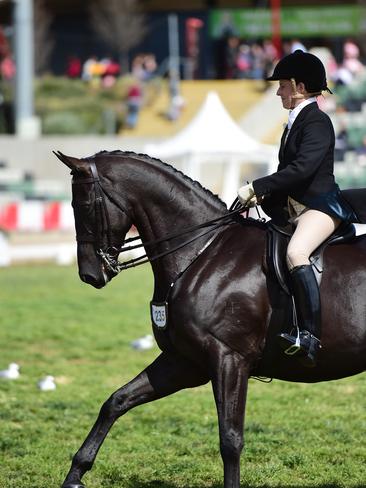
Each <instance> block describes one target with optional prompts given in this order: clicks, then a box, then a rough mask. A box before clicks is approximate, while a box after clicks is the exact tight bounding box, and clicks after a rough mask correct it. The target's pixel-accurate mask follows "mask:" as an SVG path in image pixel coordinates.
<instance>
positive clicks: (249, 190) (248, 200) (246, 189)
mask: <svg viewBox="0 0 366 488" xmlns="http://www.w3.org/2000/svg"><path fill="white" fill-rule="evenodd" d="M238 198H239V201H240V203H242V204H244V205H247V206H248V207H254V206H255V205H257V203H258V202H257V197H256V196H255V193H254V188H253V185H252V183H249V184H248V185H244V186H241V187H240V188H239V190H238Z"/></svg>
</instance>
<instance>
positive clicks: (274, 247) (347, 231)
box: [266, 221, 356, 295]
mask: <svg viewBox="0 0 366 488" xmlns="http://www.w3.org/2000/svg"><path fill="white" fill-rule="evenodd" d="M293 231H294V229H293V228H292V226H290V225H289V226H287V227H279V226H278V225H276V224H274V223H273V222H272V221H270V222H269V223H268V228H267V245H266V258H267V259H266V265H267V269H268V271H269V272H270V273H271V274H272V276H273V277H275V278H276V280H277V282H278V283H279V285H280V287H281V288H282V290H283V291H284V292H285V293H286V294H287V295H291V293H290V290H289V286H288V283H289V271H288V268H287V264H286V249H287V245H288V243H289V240H290V239H291V236H292V234H293ZM355 237H356V230H355V226H354V225H353V224H350V223H345V224H341V225H340V226H339V227H338V228H337V229H336V230H335V232H334V233H333V234H332V235H331V236H330V237H329V238H328V239H327V240H326V241H324V242H323V243H322V244H321V245H320V246H319V247H318V248H317V249H315V251H314V252H313V253H312V255H311V256H310V263H311V265H312V267H313V271H314V274H315V276H316V279H317V281H318V285H320V283H321V279H322V273H323V268H324V261H323V254H324V250H325V249H326V247H328V246H330V245H334V244H340V243H342V244H343V243H346V242H351V241H352V240H353V239H355Z"/></svg>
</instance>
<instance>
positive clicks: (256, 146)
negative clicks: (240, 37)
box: [145, 91, 273, 161]
mask: <svg viewBox="0 0 366 488" xmlns="http://www.w3.org/2000/svg"><path fill="white" fill-rule="evenodd" d="M145 149H146V152H147V153H148V154H150V155H151V156H157V157H161V158H163V157H172V156H185V155H190V154H195V155H198V154H220V153H221V154H222V153H224V154H228V155H229V154H237V155H239V154H240V155H243V156H248V158H249V159H250V160H254V161H258V160H261V161H263V160H265V159H266V158H268V156H269V155H270V154H273V147H272V146H267V145H265V144H261V143H260V142H258V141H256V140H255V139H253V138H252V137H250V136H249V135H248V134H246V133H245V132H244V131H243V130H242V129H241V128H240V126H239V125H238V124H237V123H236V122H235V121H234V119H233V118H232V117H231V115H230V114H229V113H228V111H227V110H226V108H225V107H224V105H223V103H222V101H221V99H220V97H219V95H218V94H217V92H214V91H210V92H209V93H208V94H207V96H206V99H205V101H204V102H203V104H202V105H201V107H200V109H199V110H198V112H197V114H196V115H195V116H194V117H193V119H192V120H191V122H190V123H189V124H188V125H187V126H186V127H185V128H184V129H182V130H181V131H180V132H178V133H177V134H176V135H175V136H173V137H172V138H170V139H168V140H167V141H164V142H162V143H160V144H149V145H147V146H146V148H145Z"/></svg>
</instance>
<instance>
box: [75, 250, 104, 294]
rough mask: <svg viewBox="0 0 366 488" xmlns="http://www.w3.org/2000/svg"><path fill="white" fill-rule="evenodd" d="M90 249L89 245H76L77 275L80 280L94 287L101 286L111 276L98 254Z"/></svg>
mask: <svg viewBox="0 0 366 488" xmlns="http://www.w3.org/2000/svg"><path fill="white" fill-rule="evenodd" d="M87 251H90V247H87V246H85V245H84V246H78V266H79V276H80V279H81V281H83V282H84V283H87V284H88V285H91V286H93V287H94V288H98V289H100V288H103V287H104V286H105V285H106V284H107V283H108V282H109V281H110V280H111V279H112V278H113V276H111V275H110V273H109V272H108V271H107V269H106V267H105V265H104V263H103V262H102V260H101V258H100V256H98V255H97V254H96V253H95V252H94V250H93V252H89V253H88V252H87Z"/></svg>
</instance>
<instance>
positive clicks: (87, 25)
mask: <svg viewBox="0 0 366 488" xmlns="http://www.w3.org/2000/svg"><path fill="white" fill-rule="evenodd" d="M365 39H366V1H365V0H348V1H347V2H344V1H343V0H342V1H338V0H309V1H305V0H240V1H239V0H184V2H183V1H179V0H177V1H176V2H174V8H172V4H171V2H170V1H168V0H92V1H88V2H85V1H82V0H0V265H1V266H8V265H11V264H16V263H20V262H29V261H48V260H52V261H55V262H57V263H58V264H60V265H66V264H70V263H72V262H73V261H74V259H75V242H74V224H73V215H72V209H71V206H70V190H71V185H70V176H69V174H68V171H67V168H66V167H65V166H63V165H61V164H60V163H59V162H58V161H57V160H56V158H55V157H54V156H53V154H52V150H60V151H62V152H64V153H66V154H69V155H71V156H76V157H86V156H89V155H92V154H94V153H95V152H97V151H100V150H115V149H121V150H129V151H136V152H142V153H147V154H149V155H151V156H155V157H159V158H161V159H162V160H164V161H166V162H169V163H171V164H173V165H174V166H176V167H177V168H179V169H182V170H183V171H185V172H186V173H187V174H189V175H190V176H191V177H193V178H195V179H198V180H199V181H200V182H201V183H202V184H203V185H204V186H206V187H207V188H209V189H211V190H212V191H213V192H215V193H217V194H218V195H219V196H220V197H221V198H222V199H223V200H224V201H225V202H226V203H227V204H228V205H230V203H231V202H232V201H233V200H234V198H235V196H236V189H237V187H238V185H239V184H240V183H241V182H243V181H246V180H249V181H250V180H251V179H253V178H255V177H257V176H260V175H264V174H267V173H268V172H270V171H272V170H273V169H274V168H275V167H276V158H277V150H278V144H279V140H280V136H281V133H282V130H283V123H284V122H285V121H286V116H287V114H286V112H285V111H284V110H283V109H282V107H281V104H280V103H279V100H277V99H276V95H275V91H276V89H277V85H276V84H270V83H267V82H266V81H265V78H266V76H267V75H268V74H270V73H271V72H272V70H273V67H274V65H275V63H276V62H277V61H278V59H279V58H280V57H281V56H283V55H285V54H288V53H290V52H292V51H294V50H295V49H302V50H304V51H309V52H312V53H314V54H316V55H317V56H319V57H320V58H321V59H322V61H323V62H324V64H325V66H326V69H327V74H328V80H329V84H330V86H331V88H332V90H333V93H334V94H333V95H326V96H325V97H324V98H320V100H319V103H320V105H321V106H322V108H323V109H324V110H325V111H326V112H327V113H328V114H329V115H330V117H331V118H332V121H333V123H334V127H335V131H336V137H337V141H336V150H335V157H336V175H337V179H338V182H339V184H340V186H341V187H342V188H350V187H363V186H366V123H365V121H366V104H365V102H366V71H365V61H366V43H365Z"/></svg>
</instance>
